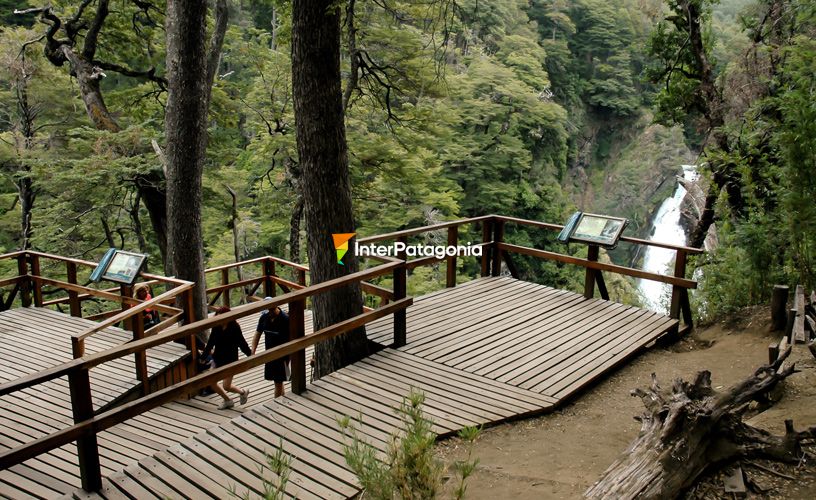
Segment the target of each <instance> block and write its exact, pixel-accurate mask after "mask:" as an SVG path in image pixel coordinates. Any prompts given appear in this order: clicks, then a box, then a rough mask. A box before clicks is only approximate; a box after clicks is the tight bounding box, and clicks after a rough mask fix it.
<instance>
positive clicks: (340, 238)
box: [332, 233, 357, 266]
mask: <svg viewBox="0 0 816 500" xmlns="http://www.w3.org/2000/svg"><path fill="white" fill-rule="evenodd" d="M355 234H357V233H337V234H332V239H333V240H334V249H335V250H336V251H337V263H338V264H340V265H341V266H344V265H345V264H343V257H344V256H345V255H346V252H348V249H349V244H348V242H349V240H350V239H352V238H353V237H354V235H355Z"/></svg>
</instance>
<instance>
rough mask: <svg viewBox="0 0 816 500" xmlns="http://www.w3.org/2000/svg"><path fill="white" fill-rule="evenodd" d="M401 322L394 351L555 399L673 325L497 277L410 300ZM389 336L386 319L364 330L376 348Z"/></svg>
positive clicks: (574, 390)
mask: <svg viewBox="0 0 816 500" xmlns="http://www.w3.org/2000/svg"><path fill="white" fill-rule="evenodd" d="M476 297H478V300H474V299H475V298H476ZM407 323H408V335H407V339H408V340H407V344H406V346H405V347H402V348H400V350H401V351H404V352H406V353H410V354H414V355H416V356H419V357H422V358H425V359H427V360H430V361H435V362H438V363H442V364H444V365H446V366H450V367H452V368H457V369H459V370H463V371H466V372H469V373H473V374H475V375H480V376H483V377H487V378H490V379H492V380H496V381H500V382H507V383H508V384H511V385H514V386H517V387H521V388H524V389H530V390H532V391H535V392H538V393H541V394H546V395H548V396H551V397H554V398H556V399H558V400H562V399H565V398H568V397H570V396H571V395H573V394H575V393H577V392H579V391H580V390H582V389H583V388H584V387H585V386H586V385H587V384H588V383H591V382H592V381H593V380H594V379H595V378H597V377H598V376H600V375H602V374H603V373H605V372H606V371H608V370H610V369H612V368H614V367H615V366H616V365H617V364H618V363H620V362H621V361H624V360H625V359H626V358H627V357H629V356H631V355H632V354H634V353H636V352H637V351H638V350H639V349H642V348H643V347H644V346H646V345H647V344H649V343H650V342H652V341H654V340H655V339H656V338H657V337H659V336H660V335H662V334H663V333H665V332H666V331H667V330H668V329H669V328H671V327H673V326H675V325H677V320H674V319H671V318H668V317H666V316H663V315H661V314H657V313H654V312H651V311H647V310H644V309H639V308H636V307H630V306H624V305H622V304H618V303H616V302H609V301H606V300H601V299H585V298H584V297H583V296H582V295H580V294H577V293H573V292H568V291H565V290H558V289H555V288H550V287H547V286H543V285H537V284H535V283H528V282H525V281H519V280H515V279H512V278H506V277H497V278H481V279H477V280H474V281H470V282H468V283H464V284H462V285H459V286H457V287H456V288H450V289H445V290H441V291H439V292H436V293H433V294H429V295H425V296H422V297H419V298H417V299H415V300H414V305H413V306H412V307H411V308H409V309H408V312H407ZM391 331H392V319H391V317H386V318H383V319H381V320H379V321H377V322H375V323H373V324H371V325H369V327H368V329H367V332H368V336H369V338H370V339H371V340H374V341H376V342H378V343H380V344H382V345H389V344H390V343H391V342H392V341H393V339H392V334H391Z"/></svg>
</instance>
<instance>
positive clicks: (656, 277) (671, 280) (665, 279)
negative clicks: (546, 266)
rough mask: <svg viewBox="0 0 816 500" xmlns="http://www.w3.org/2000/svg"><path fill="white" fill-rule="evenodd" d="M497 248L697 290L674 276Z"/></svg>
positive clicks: (521, 249)
mask: <svg viewBox="0 0 816 500" xmlns="http://www.w3.org/2000/svg"><path fill="white" fill-rule="evenodd" d="M498 248H499V249H500V250H504V251H507V252H514V253H520V254H523V255H531V256H533V257H539V258H542V259H548V260H555V261H558V262H563V263H565V264H574V265H576V266H581V267H586V268H589V269H598V270H599V271H612V272H614V273H618V274H624V275H626V276H633V277H635V278H643V279H647V280H653V281H660V282H662V283H668V284H669V285H675V286H679V287H682V288H697V282H696V281H694V280H689V279H686V278H678V277H676V276H665V275H663V274H654V273H650V272H647V271H642V270H640V269H635V268H633V267H625V266H619V265H617V264H606V263H604V262H596V261H591V260H587V259H582V258H580V257H573V256H571V255H564V254H560V253H555V252H548V251H547V250H539V249H537V248H529V247H523V246H519V245H511V244H509V243H499V244H498Z"/></svg>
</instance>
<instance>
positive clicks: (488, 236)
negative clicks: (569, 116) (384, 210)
mask: <svg viewBox="0 0 816 500" xmlns="http://www.w3.org/2000/svg"><path fill="white" fill-rule="evenodd" d="M509 224H515V225H521V226H529V227H534V228H538V229H543V230H547V231H552V232H557V231H561V230H562V229H563V228H564V226H562V225H560V224H550V223H546V222H540V221H533V220H528V219H520V218H517V217H507V216H502V215H486V216H481V217H473V218H469V219H460V220H454V221H448V222H444V223H441V224H434V225H430V226H423V227H418V228H412V229H405V230H402V231H395V232H392V233H386V234H380V235H375V236H369V237H364V238H359V239H358V240H357V243H358V244H360V245H367V244H369V243H375V242H383V241H394V242H397V241H400V242H403V243H407V241H408V238H409V237H416V236H421V235H424V234H425V233H428V232H432V231H440V230H447V244H448V245H457V244H458V242H459V234H460V229H459V228H460V227H462V226H467V225H474V226H477V227H481V232H482V242H481V243H479V244H477V245H472V246H474V247H475V246H482V250H483V251H482V257H481V262H480V268H481V269H480V271H481V275H482V276H499V275H500V274H501V270H502V265H503V264H504V265H505V266H506V267H507V270H508V271H509V272H510V274H511V275H512V276H513V277H514V278H519V277H520V276H519V273H518V271H517V269H516V266H515V263H514V261H513V259H512V255H513V254H520V255H529V256H532V257H536V258H540V259H544V260H549V261H554V262H560V263H564V264H571V265H576V266H580V267H583V268H585V269H586V271H585V278H584V296H585V297H586V298H592V297H593V296H594V294H595V288H596V287H597V288H598V291H599V293H600V296H601V298H602V299H604V300H609V293H608V291H607V289H606V283H605V280H604V275H603V271H607V272H612V273H616V274H620V275H624V276H631V277H634V278H640V279H645V280H652V281H657V282H661V283H666V284H669V285H671V286H672V294H671V305H670V309H669V316H670V317H671V318H674V319H681V316H682V320H683V322H684V324H685V326H684V327H683V332H686V331H688V330H690V329H691V328H692V327H693V320H692V315H691V305H690V302H689V295H688V289H690V288H691V289H693V288H697V282H696V281H694V280H691V279H687V278H686V264H687V258H688V256H689V255H695V254H700V253H702V252H703V250H702V249H700V248H693V247H687V246H682V245H672V244H668V243H662V242H657V241H649V240H643V239H640V238H632V237H628V236H622V237H621V238H620V241H621V242H624V243H627V244H633V245H642V246H653V247H660V248H666V249H669V250H673V251H674V252H675V265H674V273H673V274H671V275H665V274H658V273H651V272H647V271H643V270H641V269H635V268H633V267H627V266H620V265H617V264H611V263H605V262H599V261H598V257H599V254H600V248H599V247H598V246H597V245H592V244H590V245H587V246H588V248H587V257H586V258H581V257H575V256H572V255H567V254H562V253H558V252H553V251H547V250H541V249H537V248H531V247H525V246H520V245H514V244H510V243H507V242H505V237H504V235H505V228H506V226H507V225H509ZM404 257H405V256H401V258H404ZM442 260H444V261H446V263H447V266H446V267H447V268H446V280H445V281H446V283H445V284H446V286H447V287H454V286H456V265H457V257H456V256H445V257H444V258H438V257H435V256H429V257H421V258H418V259H413V260H407V261H406V266H405V268H406V269H414V268H416V267H419V266H424V265H429V264H433V263H436V262H440V261H442ZM401 286H403V285H402V284H401V283H400V284H398V283H397V282H396V281H395V285H394V288H395V290H394V293H395V294H396V293H398V291H397V288H399V287H401ZM678 331H679V329H678ZM675 333H677V332H675Z"/></svg>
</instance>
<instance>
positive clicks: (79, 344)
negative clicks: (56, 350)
mask: <svg viewBox="0 0 816 500" xmlns="http://www.w3.org/2000/svg"><path fill="white" fill-rule="evenodd" d="M71 353H72V354H73V355H74V359H77V358H81V357H82V356H84V355H85V339H81V338H79V337H74V336H71Z"/></svg>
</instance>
